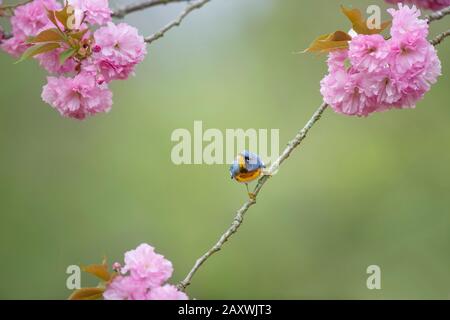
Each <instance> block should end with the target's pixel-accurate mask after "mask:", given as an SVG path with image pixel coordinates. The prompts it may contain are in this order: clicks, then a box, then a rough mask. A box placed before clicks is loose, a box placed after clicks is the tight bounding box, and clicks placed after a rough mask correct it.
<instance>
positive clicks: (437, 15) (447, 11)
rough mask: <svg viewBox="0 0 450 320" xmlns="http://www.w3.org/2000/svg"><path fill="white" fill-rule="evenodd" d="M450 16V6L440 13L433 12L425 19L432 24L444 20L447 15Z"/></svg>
mask: <svg viewBox="0 0 450 320" xmlns="http://www.w3.org/2000/svg"><path fill="white" fill-rule="evenodd" d="M449 14H450V6H449V7H447V8H445V9H442V10H440V11H436V12H433V13H432V14H430V15H428V16H426V17H425V19H426V20H428V23H430V22H433V21H436V20H441V19H442V18H444V17H445V16H446V15H449Z"/></svg>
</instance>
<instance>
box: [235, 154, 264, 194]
mask: <svg viewBox="0 0 450 320" xmlns="http://www.w3.org/2000/svg"><path fill="white" fill-rule="evenodd" d="M265 167H266V166H265V164H264V163H263V162H262V160H261V158H260V157H259V156H258V155H257V154H254V153H252V152H250V151H247V150H245V151H243V152H241V153H239V154H238V156H237V157H236V160H234V162H233V164H232V165H231V167H230V175H231V179H235V180H236V181H237V182H240V183H245V187H246V188H247V193H248V195H249V197H250V198H251V199H255V194H254V193H252V192H250V191H249V189H248V183H249V182H252V181H253V180H256V179H258V178H259V177H260V176H261V175H262V174H263V170H264V168H265Z"/></svg>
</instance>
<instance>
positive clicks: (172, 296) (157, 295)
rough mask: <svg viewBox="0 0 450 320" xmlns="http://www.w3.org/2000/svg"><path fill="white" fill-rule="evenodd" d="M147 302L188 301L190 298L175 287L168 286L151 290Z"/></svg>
mask: <svg viewBox="0 0 450 320" xmlns="http://www.w3.org/2000/svg"><path fill="white" fill-rule="evenodd" d="M147 300H188V296H187V295H186V294H185V293H184V292H181V291H179V290H178V289H177V287H175V286H174V285H170V284H166V285H164V286H162V287H156V288H153V289H151V290H150V292H149V293H148V295H147Z"/></svg>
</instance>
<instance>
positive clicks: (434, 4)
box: [386, 0, 450, 11]
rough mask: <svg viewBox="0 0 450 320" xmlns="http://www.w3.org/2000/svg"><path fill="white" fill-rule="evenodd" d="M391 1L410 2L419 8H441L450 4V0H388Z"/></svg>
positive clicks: (394, 2)
mask: <svg viewBox="0 0 450 320" xmlns="http://www.w3.org/2000/svg"><path fill="white" fill-rule="evenodd" d="M386 1H387V2H389V3H393V4H396V3H409V4H414V5H416V6H418V7H419V8H423V9H429V10H434V11H436V10H441V9H444V8H445V7H448V6H450V0H386Z"/></svg>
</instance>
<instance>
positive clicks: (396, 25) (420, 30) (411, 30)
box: [388, 3, 428, 40]
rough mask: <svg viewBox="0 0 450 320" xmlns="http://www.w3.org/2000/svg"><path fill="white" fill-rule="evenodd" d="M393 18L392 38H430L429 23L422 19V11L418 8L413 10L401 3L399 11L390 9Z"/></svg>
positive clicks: (414, 7)
mask: <svg viewBox="0 0 450 320" xmlns="http://www.w3.org/2000/svg"><path fill="white" fill-rule="evenodd" d="M388 12H389V13H390V14H391V16H392V18H393V19H392V27H391V36H392V37H393V38H397V39H399V40H401V38H403V37H409V38H416V39H417V38H426V37H427V36H428V23H427V21H426V20H424V19H420V10H417V8H416V6H412V7H411V8H410V7H408V6H405V5H402V4H401V3H400V4H399V5H398V10H395V9H392V8H391V9H388Z"/></svg>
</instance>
